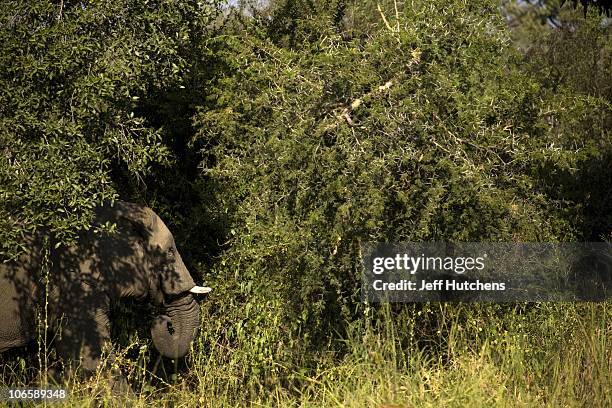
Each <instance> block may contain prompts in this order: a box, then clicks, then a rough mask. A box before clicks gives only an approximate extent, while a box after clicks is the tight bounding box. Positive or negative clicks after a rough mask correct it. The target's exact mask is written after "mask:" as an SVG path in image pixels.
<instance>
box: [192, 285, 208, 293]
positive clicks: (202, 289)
mask: <svg viewBox="0 0 612 408" xmlns="http://www.w3.org/2000/svg"><path fill="white" fill-rule="evenodd" d="M210 291H212V288H209V287H207V286H194V287H193V288H191V289H189V292H191V293H198V294H202V293H209V292H210Z"/></svg>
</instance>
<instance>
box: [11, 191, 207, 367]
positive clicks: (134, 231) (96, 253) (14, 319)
mask: <svg viewBox="0 0 612 408" xmlns="http://www.w3.org/2000/svg"><path fill="white" fill-rule="evenodd" d="M95 222H96V223H99V224H103V223H105V222H111V223H116V224H117V230H118V231H117V233H115V234H108V233H95V232H93V230H91V231H88V232H85V233H83V234H81V236H80V239H79V241H78V244H77V245H75V246H73V247H71V248H61V247H60V248H59V249H57V250H53V251H51V255H50V258H49V261H50V270H49V280H50V283H49V285H44V284H43V281H44V279H43V278H42V272H41V271H42V269H43V268H42V266H43V263H44V262H43V258H42V254H43V251H42V249H41V248H42V247H41V246H40V243H38V242H37V241H36V239H35V238H32V239H31V241H30V244H29V251H28V252H27V253H26V254H25V255H23V256H22V257H21V258H20V259H19V260H18V261H17V262H10V263H2V264H0V353H2V352H4V351H7V350H10V349H12V348H15V347H20V346H24V345H26V344H27V343H29V342H31V341H34V340H36V336H37V327H36V325H37V319H36V310H37V307H38V310H39V311H44V308H43V307H42V306H43V305H42V304H41V301H44V299H45V293H47V294H48V301H49V302H48V307H47V309H46V310H47V313H48V316H49V319H48V321H49V323H50V328H49V329H48V332H49V333H50V336H51V335H53V334H54V333H55V331H56V330H57V331H59V336H57V338H56V339H55V340H54V344H55V347H56V350H57V354H58V355H59V356H60V357H62V359H63V360H64V361H65V362H69V363H74V362H78V366H80V367H81V369H82V370H84V371H85V372H93V371H95V370H96V368H97V367H98V366H99V364H100V358H101V355H102V351H103V349H104V347H105V345H106V344H107V343H108V342H109V341H110V328H109V315H108V313H109V306H110V304H111V301H113V300H117V299H120V298H132V299H136V300H138V301H142V302H150V303H152V304H153V305H154V306H157V307H158V309H159V310H161V312H160V314H159V316H155V317H154V318H153V323H152V325H151V335H152V337H153V343H154V344H155V346H156V348H157V349H158V350H159V352H160V354H162V355H163V356H166V357H169V358H179V357H182V356H184V355H185V354H186V353H187V352H188V351H189V346H190V344H191V342H192V341H193V339H194V336H195V334H196V331H197V328H198V326H199V320H200V308H199V305H198V303H197V302H196V300H195V299H194V297H193V295H192V294H191V293H190V292H189V290H190V289H191V288H193V287H194V285H195V283H194V281H193V279H192V277H191V275H190V274H189V271H188V270H187V268H186V267H185V264H184V263H183V261H182V259H181V256H180V255H179V253H178V251H177V249H176V245H175V243H174V238H173V237H172V234H171V233H170V231H169V230H168V228H167V227H166V225H165V224H164V222H163V221H162V220H161V219H160V218H159V217H158V216H157V214H155V212H153V211H152V210H151V209H150V208H147V207H142V206H139V205H136V204H131V203H126V202H115V204H114V206H113V207H110V206H106V207H102V208H100V209H99V210H98V211H97V217H96V221H95Z"/></svg>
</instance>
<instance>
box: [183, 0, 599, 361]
mask: <svg viewBox="0 0 612 408" xmlns="http://www.w3.org/2000/svg"><path fill="white" fill-rule="evenodd" d="M281 4H285V3H282V2H281ZM300 4H301V3H300ZM325 4H327V3H325ZM277 10H281V11H279V12H282V11H283V10H286V9H285V8H282V7H280V6H279V8H277ZM288 10H289V12H288V13H289V16H292V15H293V13H294V10H293V9H291V8H289V9H288ZM332 10H335V9H334V8H332ZM494 10H495V4H494V3H493V2H483V3H482V4H479V5H478V6H476V5H472V4H467V3H465V2H461V1H456V2H447V1H444V2H442V1H439V2H435V1H434V2H418V1H415V2H411V3H410V4H408V3H407V4H405V5H404V6H403V7H401V9H398V11H397V12H395V11H394V9H393V8H391V9H386V10H385V9H382V8H381V13H382V16H384V19H383V18H382V16H381V20H382V23H380V24H379V25H378V26H377V27H372V26H368V27H367V29H368V32H367V33H366V34H367V35H366V36H361V35H351V36H348V37H347V36H343V35H342V33H338V32H337V30H336V29H335V28H334V27H335V26H334V25H333V23H332V22H333V21H334V19H333V18H332V17H331V16H332V14H330V13H331V12H330V11H326V9H324V8H323V11H319V13H323V14H324V15H323V16H318V15H317V17H316V18H314V17H312V18H313V19H314V20H315V22H313V24H323V23H322V22H327V24H328V25H327V29H326V28H325V27H322V28H321V27H318V26H317V29H316V30H309V29H304V28H303V27H305V26H304V25H302V26H300V27H302V29H300V30H297V32H298V33H299V32H304V31H306V32H308V33H310V34H309V35H301V36H300V39H299V41H297V40H296V41H295V42H294V41H291V40H287V38H286V37H284V36H281V38H277V37H276V36H270V35H269V32H268V31H267V29H268V27H270V25H269V24H271V23H266V22H264V23H261V24H255V25H253V26H249V27H247V30H246V31H243V32H240V33H239V34H238V35H235V36H227V37H223V38H220V39H218V40H217V41H218V42H216V43H214V44H213V45H211V46H212V47H216V49H217V50H219V51H218V54H217V55H218V56H220V57H221V58H224V59H225V61H226V62H225V66H226V67H228V68H229V69H228V70H226V71H224V73H223V75H222V76H221V78H219V80H218V82H217V83H216V84H215V87H214V88H212V91H211V93H210V94H209V96H208V104H207V105H206V107H205V108H202V109H201V110H200V112H199V114H198V115H197V116H196V117H195V126H196V128H197V130H198V133H197V135H196V137H195V140H194V145H195V146H203V148H204V149H205V150H206V151H207V152H209V153H210V152H212V155H213V157H214V160H212V161H205V162H204V163H203V164H202V166H203V167H204V168H206V169H207V170H206V172H205V173H204V177H205V178H206V179H208V180H211V181H214V182H215V183H217V184H218V185H219V186H222V188H221V189H220V190H219V192H218V197H219V200H220V202H221V203H222V207H221V208H220V209H219V210H220V211H222V212H225V213H228V214H231V219H232V220H233V227H232V236H231V237H230V241H229V243H228V245H227V249H226V250H225V251H224V253H223V254H222V255H221V258H220V262H219V263H218V264H217V268H216V269H215V270H216V274H217V275H216V278H217V282H218V285H221V286H220V291H221V293H222V294H223V300H222V301H221V302H220V303H222V305H221V306H219V307H220V309H218V311H219V315H218V317H219V319H221V320H222V321H224V319H227V320H225V321H226V323H221V324H222V325H225V327H228V329H227V337H228V339H230V340H229V341H230V344H234V345H236V347H238V348H243V347H244V348H246V349H248V350H251V349H252V350H253V352H252V353H249V354H248V356H249V359H248V361H245V362H244V364H246V365H254V366H256V367H260V366H265V367H267V368H268V369H271V370H272V371H274V370H275V369H277V368H278V366H276V367H274V366H273V364H271V362H273V361H274V362H277V363H279V364H289V363H288V362H290V361H292V359H293V358H297V357H296V356H302V355H311V354H310V353H309V352H308V350H309V349H312V350H321V349H326V347H327V346H328V342H330V341H331V339H332V338H333V334H332V333H344V330H345V329H346V324H347V322H350V321H352V320H353V319H354V318H355V316H356V315H355V313H356V310H357V309H358V307H357V304H358V303H357V302H358V300H359V292H358V288H359V280H360V274H361V264H360V262H361V261H360V244H361V243H363V242H366V241H388V242H394V241H395V242H397V241H426V240H434V241H435V240H444V241H504V240H505V241H565V240H573V239H576V238H577V237H578V236H579V233H580V228H579V222H580V221H579V220H580V217H579V211H578V209H579V205H580V203H579V202H578V203H576V202H572V201H571V199H568V198H567V197H566V196H564V194H563V193H561V194H558V193H557V187H558V186H559V185H560V183H559V180H558V179H557V178H556V174H561V173H563V174H566V175H567V178H568V179H572V178H576V173H575V172H574V170H575V167H574V166H575V164H576V163H577V162H578V161H579V160H580V158H583V159H587V158H589V157H591V154H590V153H589V152H590V151H591V150H589V149H591V148H592V144H591V143H590V141H591V140H592V138H591V137H590V132H592V131H593V132H603V129H602V128H601V127H590V125H591V124H592V123H593V122H592V121H593V120H594V119H597V118H599V117H600V116H599V115H600V109H601V108H602V106H605V105H602V104H603V103H604V102H603V101H601V100H599V99H594V98H586V97H585V98H583V97H580V96H579V95H572V97H571V98H563V99H560V100H558V101H555V102H554V103H555V105H554V106H553V105H552V102H551V103H548V102H549V101H548V100H545V99H544V96H545V95H547V92H548V91H547V90H546V89H545V87H546V84H542V83H540V81H538V80H537V78H535V77H534V76H532V75H529V74H528V73H525V72H524V71H522V70H521V68H520V65H521V56H520V55H519V54H518V53H516V52H515V51H514V49H513V47H512V46H511V44H510V42H509V33H508V31H507V30H506V28H505V26H504V22H503V21H502V19H501V16H498V15H497V14H496V13H495V12H494ZM325 13H328V14H325ZM273 15H274V14H273ZM310 17H311V16H309V18H310ZM319 17H320V18H319ZM283 18H286V16H284V17H283ZM283 21H284V20H283ZM300 21H301V20H300ZM369 30H374V31H369ZM275 32H276V31H275ZM315 32H318V33H319V34H320V35H319V36H318V37H315V38H313V37H312V35H314V33H315ZM558 122H561V123H563V124H564V126H567V127H566V128H565V129H569V127H570V126H571V129H572V132H573V133H572V135H571V137H569V136H568V135H567V134H566V133H565V132H560V131H559V130H558V129H560V128H559V127H558V126H556V125H555V123H558ZM570 140H571V141H570ZM583 140H584V142H583ZM551 175H553V176H552V177H551ZM575 180H576V181H575V183H576V184H577V183H579V181H578V179H575ZM577 198H578V199H580V198H581V197H577ZM241 305H242V307H241ZM231 324H233V326H230V325H231ZM257 369H259V368H257Z"/></svg>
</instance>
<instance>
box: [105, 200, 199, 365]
mask: <svg viewBox="0 0 612 408" xmlns="http://www.w3.org/2000/svg"><path fill="white" fill-rule="evenodd" d="M115 206H117V207H118V210H119V212H120V216H121V217H123V218H124V219H128V220H129V221H130V222H131V223H132V225H133V226H135V227H136V230H137V231H138V233H139V235H140V237H141V242H140V246H141V248H142V250H143V258H142V259H143V263H144V268H143V270H144V273H145V275H146V284H145V287H148V288H147V289H148V291H147V292H148V293H147V294H148V296H149V298H150V299H151V300H152V301H153V303H154V304H155V305H157V306H160V307H161V313H160V314H159V315H158V316H156V317H155V318H154V319H153V323H152V325H151V337H152V339H153V344H154V345H155V347H156V348H157V350H158V351H159V352H160V354H161V355H163V356H165V357H168V358H172V359H176V358H180V357H183V356H184V355H185V354H187V352H188V351H189V346H190V344H191V342H192V341H193V339H194V337H195V335H196V332H197V329H198V327H199V323H200V308H199V305H198V303H197V302H196V299H195V298H194V294H205V293H208V292H210V291H211V289H210V288H208V287H202V286H197V285H196V284H195V282H194V281H193V278H192V277H191V275H190V274H189V271H188V270H187V267H186V266H185V264H184V263H183V260H182V259H181V255H180V254H179V252H178V250H177V248H176V244H175V242H174V237H173V236H172V234H171V233H170V230H169V229H168V227H166V224H164V222H163V221H162V220H161V218H159V216H158V215H157V214H156V213H155V212H154V211H153V210H151V209H150V208H147V207H141V206H137V205H135V204H130V203H124V202H117V203H116V204H115Z"/></svg>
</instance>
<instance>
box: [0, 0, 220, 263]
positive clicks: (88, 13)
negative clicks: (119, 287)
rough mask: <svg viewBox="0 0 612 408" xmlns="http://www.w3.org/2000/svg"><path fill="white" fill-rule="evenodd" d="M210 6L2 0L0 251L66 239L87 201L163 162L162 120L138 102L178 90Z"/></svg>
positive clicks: (82, 224)
mask: <svg viewBox="0 0 612 408" xmlns="http://www.w3.org/2000/svg"><path fill="white" fill-rule="evenodd" d="M214 10H215V8H214V7H213V6H212V3H209V2H196V1H188V2H180V3H177V2H175V1H164V0H162V1H128V2H118V1H110V2H109V1H88V2H78V1H44V2H37V3H35V4H33V3H32V2H28V1H22V0H10V1H6V2H3V4H2V7H1V8H0V43H2V52H1V53H0V255H2V256H3V257H5V256H14V255H15V254H16V253H17V252H18V249H17V248H18V247H19V245H20V242H21V239H22V238H21V237H22V236H23V234H24V233H25V232H26V231H32V230H36V229H41V228H45V229H47V230H49V231H50V232H52V233H53V234H54V235H55V237H56V238H57V240H58V242H68V241H70V240H71V239H73V238H74V236H75V232H76V231H78V230H79V229H83V228H88V227H89V222H90V218H91V215H92V213H91V211H92V208H93V207H94V206H95V205H96V204H99V203H101V202H103V201H104V200H108V199H111V198H114V197H116V190H117V188H118V187H123V188H125V186H122V185H121V184H126V183H128V184H129V183H133V184H137V183H138V180H140V179H141V178H142V176H143V175H145V174H147V173H148V172H149V171H150V168H151V166H152V165H153V164H154V163H163V162H164V161H167V160H168V158H169V155H168V149H167V148H166V146H165V141H164V140H163V135H164V129H163V126H162V125H163V124H161V125H160V124H158V123H152V121H151V120H150V119H149V118H147V117H146V115H145V112H143V109H142V106H143V105H146V100H147V98H150V97H151V95H153V94H155V93H160V92H169V91H171V90H174V89H180V88H184V85H183V80H184V78H185V76H186V71H187V70H188V69H189V68H190V64H191V59H190V58H188V57H189V55H190V52H191V47H192V46H193V43H196V42H197V41H199V39H201V38H202V37H203V36H205V35H207V32H208V31H207V27H208V26H209V25H210V23H211V21H212V20H213V18H214ZM126 179H127V180H128V181H127V182H126V181H124V180H126ZM118 182H119V184H118Z"/></svg>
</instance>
